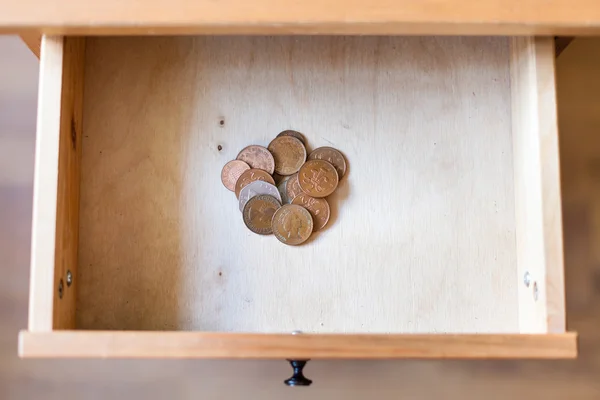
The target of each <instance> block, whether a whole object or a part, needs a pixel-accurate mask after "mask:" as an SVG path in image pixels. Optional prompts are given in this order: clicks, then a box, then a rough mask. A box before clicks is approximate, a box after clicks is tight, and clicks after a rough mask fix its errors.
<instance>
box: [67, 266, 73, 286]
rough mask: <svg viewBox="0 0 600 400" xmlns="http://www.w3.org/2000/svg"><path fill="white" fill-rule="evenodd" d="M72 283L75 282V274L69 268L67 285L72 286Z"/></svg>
mask: <svg viewBox="0 0 600 400" xmlns="http://www.w3.org/2000/svg"><path fill="white" fill-rule="evenodd" d="M72 283H73V274H72V273H71V270H67V287H69V286H71V284H72Z"/></svg>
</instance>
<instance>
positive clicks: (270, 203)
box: [242, 194, 281, 235]
mask: <svg viewBox="0 0 600 400" xmlns="http://www.w3.org/2000/svg"><path fill="white" fill-rule="evenodd" d="M280 207H281V204H280V203H279V201H277V199H276V198H274V197H272V196H268V195H265V194H262V195H259V196H256V197H253V198H251V199H250V201H248V202H247V203H246V206H245V207H244V211H243V212H242V215H243V218H244V224H246V226H247V227H248V229H250V230H251V231H252V232H254V233H258V234H259V235H270V234H271V233H273V228H272V225H271V221H272V220H273V215H274V214H275V212H276V211H277V210H278V209H279V208H280Z"/></svg>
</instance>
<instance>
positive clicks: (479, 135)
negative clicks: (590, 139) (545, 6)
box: [19, 36, 576, 359]
mask: <svg viewBox="0 0 600 400" xmlns="http://www.w3.org/2000/svg"><path fill="white" fill-rule="evenodd" d="M38 112H39V116H38V141H37V152H36V172H35V199H34V213H33V245H32V261H31V293H30V314H29V327H28V330H27V331H24V332H21V335H20V349H19V352H20V354H21V355H22V356H24V357H158V358H172V357H209V358H221V357H243V358H290V359H305V358H394V357H410V358H569V357H575V356H576V335H575V334H574V333H567V332H566V330H565V305H564V303H565V295H564V282H563V277H564V275H563V253H562V228H561V201H560V179H559V160H558V137H557V121H556V99H555V87H554V48H553V41H552V39H550V38H532V37H522V38H501V37H495V38H485V37H342V36H336V37H325V36H320V37H279V36H278V37H260V36H251V37H241V36H240V37H233V36H228V37H208V36H201V37H138V38H132V37H120V38H109V37H95V38H74V37H73V38H72V37H67V38H63V37H45V38H44V39H43V41H42V54H41V68H40V95H39V111H38ZM284 129H296V130H299V131H301V132H303V133H304V134H305V135H306V137H307V140H308V146H309V147H310V148H316V147H319V146H323V145H333V146H334V147H337V148H339V149H340V150H341V151H342V152H344V153H345V155H346V157H347V160H348V163H349V171H348V174H347V177H345V178H344V180H343V181H342V182H341V186H340V188H339V189H338V191H337V192H336V194H334V196H333V197H332V198H331V205H332V210H333V215H332V220H331V221H330V223H331V226H329V227H328V229H327V230H326V231H324V232H322V233H320V234H319V235H318V236H317V237H316V238H315V239H314V240H311V241H310V243H308V244H305V245H303V246H300V247H297V248H296V247H288V246H284V245H282V244H281V243H279V242H278V241H277V240H274V239H273V238H269V237H263V236H259V235H254V234H252V233H250V232H248V231H247V230H246V229H245V227H244V225H243V222H242V218H241V215H240V213H239V211H238V209H237V201H236V199H235V196H234V195H233V194H232V193H231V192H229V191H227V190H226V189H225V188H224V187H223V186H222V185H221V183H220V171H221V168H222V167H223V165H224V164H225V163H226V162H227V161H229V160H230V159H233V158H235V156H236V154H237V152H238V151H239V150H240V149H241V148H243V147H244V146H246V145H250V144H260V145H266V144H268V142H269V141H270V140H271V139H272V138H273V137H274V136H275V135H276V134H277V133H278V132H280V131H282V130H284ZM293 331H302V332H303V334H300V335H293V334H292V332H293Z"/></svg>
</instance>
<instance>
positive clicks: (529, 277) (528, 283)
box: [523, 271, 531, 287]
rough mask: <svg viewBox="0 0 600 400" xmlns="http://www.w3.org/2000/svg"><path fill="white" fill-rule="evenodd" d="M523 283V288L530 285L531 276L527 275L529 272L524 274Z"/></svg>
mask: <svg viewBox="0 0 600 400" xmlns="http://www.w3.org/2000/svg"><path fill="white" fill-rule="evenodd" d="M523 283H524V284H525V287H529V285H530V284H531V275H530V274H529V271H527V272H525V276H524V277H523Z"/></svg>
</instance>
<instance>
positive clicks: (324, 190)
mask: <svg viewBox="0 0 600 400" xmlns="http://www.w3.org/2000/svg"><path fill="white" fill-rule="evenodd" d="M338 181H339V178H338V174H337V171H336V169H335V167H334V166H333V165H331V164H330V163H328V162H327V161H323V160H310V161H307V162H306V163H305V164H304V165H303V166H302V168H300V172H298V182H299V183H300V187H301V188H302V191H303V192H304V193H306V194H308V195H309V196H312V197H319V198H320V197H326V196H329V195H330V194H331V193H333V191H334V190H335V188H337V185H338Z"/></svg>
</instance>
